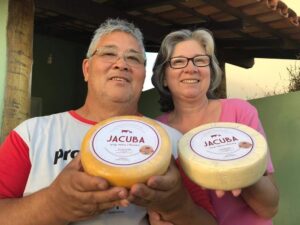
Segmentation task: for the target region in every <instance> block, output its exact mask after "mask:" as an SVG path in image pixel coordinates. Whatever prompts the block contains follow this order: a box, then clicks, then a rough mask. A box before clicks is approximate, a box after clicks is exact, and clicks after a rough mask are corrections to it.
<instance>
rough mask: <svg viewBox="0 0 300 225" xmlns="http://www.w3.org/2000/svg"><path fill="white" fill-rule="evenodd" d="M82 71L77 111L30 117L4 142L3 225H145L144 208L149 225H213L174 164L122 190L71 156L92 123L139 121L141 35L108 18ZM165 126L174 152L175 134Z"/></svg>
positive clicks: (0, 169)
mask: <svg viewBox="0 0 300 225" xmlns="http://www.w3.org/2000/svg"><path fill="white" fill-rule="evenodd" d="M82 68H83V74H84V80H85V81H86V82H87V84H88V93H87V97H86V101H85V104H84V105H83V106H82V107H81V108H79V109H77V110H74V111H69V112H63V113H59V114H54V115H50V116H45V117H38V118H33V119H29V120H27V121H25V122H23V123H22V124H20V125H19V126H18V127H17V128H15V129H14V130H13V131H12V132H11V133H10V135H9V136H8V138H7V139H6V141H5V142H4V143H3V144H2V146H1V149H0V198H1V200H0V223H1V225H19V224H22V225H29V224H30V225H33V224H37V225H52V224H53V225H54V224H55V225H63V224H70V223H72V224H84V225H94V224H95V225H96V224H97V225H100V224H116V225H119V224H120V225H121V224H122V225H127V224H128V225H135V224H136V225H138V224H149V221H148V219H147V210H149V211H153V212H154V213H153V214H154V215H155V216H154V217H151V216H150V223H151V224H152V225H158V224H168V222H164V221H163V220H166V221H170V222H172V223H174V224H193V223H194V224H196V223H198V224H201V223H199V222H203V223H205V224H207V225H209V224H215V222H214V219H213V218H212V217H211V216H210V215H209V214H208V213H207V212H206V211H205V210H203V209H202V208H198V207H196V206H195V205H194V203H193V201H191V199H190V197H189V195H188V194H187V192H186V191H185V189H184V188H183V186H182V184H181V180H180V175H179V173H178V171H177V169H176V167H175V166H174V163H173V162H172V163H171V165H170V167H169V169H168V171H167V173H166V174H165V175H163V176H154V177H151V178H150V179H149V180H148V181H147V183H146V184H135V185H133V186H132V188H131V189H130V190H127V189H126V188H124V187H111V186H110V185H109V184H108V182H107V181H106V180H105V179H103V178H101V177H94V176H90V175H88V174H86V173H84V171H83V169H82V165H81V161H80V154H78V155H77V156H76V154H77V153H78V152H79V150H78V149H80V145H81V141H82V139H83V137H84V135H85V133H86V132H87V130H88V129H89V128H90V127H91V126H92V125H94V124H96V122H100V121H102V120H104V119H107V118H110V117H113V116H120V115H138V111H137V103H138V99H139V97H140V94H141V91H142V87H143V82H144V78H145V49H144V46H143V42H142V34H141V32H140V31H139V29H137V28H136V27H134V25H133V24H130V23H128V22H126V21H123V20H112V19H109V20H107V21H106V22H105V23H103V24H102V25H101V26H100V27H99V29H98V30H97V31H96V32H95V35H94V37H93V40H92V42H91V44H90V46H89V49H88V53H87V58H86V59H84V61H83V65H82ZM165 128H166V130H167V131H168V133H169V135H170V136H171V137H172V140H173V142H174V144H173V146H174V147H176V141H177V140H178V138H179V137H180V134H178V133H177V131H175V130H173V129H171V128H169V127H166V126H165ZM75 156H76V157H75ZM157 213H158V214H157ZM151 215H152V214H151ZM157 215H160V217H157ZM190 220H191V221H190Z"/></svg>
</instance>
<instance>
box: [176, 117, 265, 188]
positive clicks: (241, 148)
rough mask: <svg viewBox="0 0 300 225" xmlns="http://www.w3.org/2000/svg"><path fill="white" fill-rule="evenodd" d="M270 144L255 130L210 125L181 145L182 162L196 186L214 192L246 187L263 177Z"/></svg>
mask: <svg viewBox="0 0 300 225" xmlns="http://www.w3.org/2000/svg"><path fill="white" fill-rule="evenodd" d="M267 154H268V150H267V143H266V140H265V138H264V137H263V135H261V134H260V133H259V132H257V131H256V130H254V129H252V128H250V127H248V126H246V125H243V124H238V123H210V124H206V125H202V126H199V127H196V128H194V129H192V130H191V131H189V132H187V133H186V134H185V135H184V136H183V137H182V138H181V139H180V141H179V160H180V164H181V166H182V168H183V170H184V171H185V173H186V174H187V175H188V176H189V177H190V179H191V180H193V181H194V182H195V183H197V184H199V185H200V186H202V187H205V188H209V189H214V190H233V189H238V188H243V187H247V186H249V185H251V184H253V183H255V182H256V181H258V179H259V178H260V177H261V176H262V175H263V174H264V172H265V171H266V166H267Z"/></svg>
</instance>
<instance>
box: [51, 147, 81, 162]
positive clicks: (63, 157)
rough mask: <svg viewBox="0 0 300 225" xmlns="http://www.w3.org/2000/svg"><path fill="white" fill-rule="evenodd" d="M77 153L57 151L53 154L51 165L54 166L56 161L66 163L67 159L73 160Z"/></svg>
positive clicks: (75, 151) (76, 151)
mask: <svg viewBox="0 0 300 225" xmlns="http://www.w3.org/2000/svg"><path fill="white" fill-rule="evenodd" d="M78 153H79V150H71V149H69V150H63V149H59V150H58V151H56V152H55V155H54V161H53V164H54V165H56V164H57V162H58V160H64V161H67V160H68V159H69V158H71V159H74V158H75V156H76V155H77V154H78Z"/></svg>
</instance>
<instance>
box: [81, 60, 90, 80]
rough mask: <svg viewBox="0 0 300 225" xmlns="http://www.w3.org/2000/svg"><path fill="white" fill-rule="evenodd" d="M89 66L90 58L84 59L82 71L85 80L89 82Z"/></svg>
mask: <svg viewBox="0 0 300 225" xmlns="http://www.w3.org/2000/svg"><path fill="white" fill-rule="evenodd" d="M89 67H90V62H89V59H84V60H83V62H82V72H83V76H84V81H85V82H87V81H88V79H89Z"/></svg>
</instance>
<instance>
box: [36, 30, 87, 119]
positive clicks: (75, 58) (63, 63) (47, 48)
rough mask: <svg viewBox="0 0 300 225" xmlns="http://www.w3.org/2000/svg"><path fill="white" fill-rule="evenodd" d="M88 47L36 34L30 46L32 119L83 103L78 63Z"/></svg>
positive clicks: (82, 87) (83, 92) (84, 89)
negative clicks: (32, 60) (31, 54)
mask: <svg viewBox="0 0 300 225" xmlns="http://www.w3.org/2000/svg"><path fill="white" fill-rule="evenodd" d="M86 50H87V46H85V45H82V44H78V43H75V42H67V41H64V40H61V39H58V38H53V37H49V36H42V35H35V36H34V46H33V59H34V63H33V74H32V96H33V103H34V104H38V105H33V107H32V109H33V110H34V111H33V112H32V116H37V115H38V114H40V113H39V112H36V111H40V110H41V114H42V115H48V114H52V113H57V112H61V111H65V110H69V109H74V108H77V107H79V106H80V105H82V104H83V101H84V98H85V94H86V86H85V83H84V80H83V75H82V69H81V64H82V60H83V59H84V57H85V52H86ZM35 109H38V110H35Z"/></svg>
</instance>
